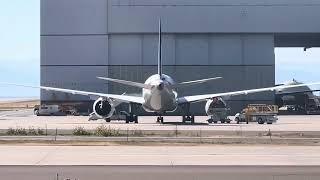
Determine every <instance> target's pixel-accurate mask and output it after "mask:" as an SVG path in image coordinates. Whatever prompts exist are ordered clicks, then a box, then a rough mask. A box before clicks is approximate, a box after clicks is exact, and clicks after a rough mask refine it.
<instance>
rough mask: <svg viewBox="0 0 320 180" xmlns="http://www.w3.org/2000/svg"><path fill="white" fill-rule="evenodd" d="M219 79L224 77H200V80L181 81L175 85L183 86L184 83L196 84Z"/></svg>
mask: <svg viewBox="0 0 320 180" xmlns="http://www.w3.org/2000/svg"><path fill="white" fill-rule="evenodd" d="M217 79H222V77H213V78H207V79H199V80H194V81H186V82H181V83H178V84H176V85H175V87H181V86H184V85H195V84H200V83H205V82H208V81H212V80H217Z"/></svg>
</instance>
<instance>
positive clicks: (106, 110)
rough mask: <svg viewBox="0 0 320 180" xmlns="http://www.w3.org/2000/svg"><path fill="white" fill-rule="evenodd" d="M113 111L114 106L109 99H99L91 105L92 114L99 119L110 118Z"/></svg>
mask: <svg viewBox="0 0 320 180" xmlns="http://www.w3.org/2000/svg"><path fill="white" fill-rule="evenodd" d="M114 111H115V106H114V104H113V101H112V100H111V99H105V98H102V97H100V98H99V99H97V100H96V101H95V102H94V103H93V112H94V113H95V114H96V116H97V117H99V118H101V119H105V118H110V117H111V116H112V115H113V113H114Z"/></svg>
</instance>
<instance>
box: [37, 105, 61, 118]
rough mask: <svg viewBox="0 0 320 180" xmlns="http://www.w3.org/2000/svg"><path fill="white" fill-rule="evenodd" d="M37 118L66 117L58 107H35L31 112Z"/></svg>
mask: <svg viewBox="0 0 320 180" xmlns="http://www.w3.org/2000/svg"><path fill="white" fill-rule="evenodd" d="M33 112H34V114H35V115H37V116H63V115H66V114H65V113H64V112H63V111H62V110H61V108H60V106H59V105H37V106H35V107H34V110H33Z"/></svg>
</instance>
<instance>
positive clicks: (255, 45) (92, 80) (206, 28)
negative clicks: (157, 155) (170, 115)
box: [41, 0, 320, 114]
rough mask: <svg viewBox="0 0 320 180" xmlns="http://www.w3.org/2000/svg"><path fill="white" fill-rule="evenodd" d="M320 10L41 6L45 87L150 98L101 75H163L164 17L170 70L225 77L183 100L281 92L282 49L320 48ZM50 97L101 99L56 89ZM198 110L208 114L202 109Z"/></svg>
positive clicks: (194, 3)
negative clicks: (278, 66)
mask: <svg viewBox="0 0 320 180" xmlns="http://www.w3.org/2000/svg"><path fill="white" fill-rule="evenodd" d="M319 10H320V2H319V1H316V0H304V1H303V2H302V1H298V0H269V1H263V0H260V1H257V0H228V1H226V0H41V85H43V86H53V87H61V88H69V89H77V90H85V91H94V92H102V93H114V94H122V93H124V92H126V93H127V94H131V93H134V94H140V93H141V89H137V88H133V87H128V86H123V85H119V84H115V83H110V82H105V81H103V80H99V79H97V78H96V76H106V77H112V78H117V79H125V80H131V81H138V82H144V81H145V80H146V78H147V77H148V76H150V75H152V74H154V73H156V63H157V43H158V40H157V31H158V19H159V18H160V17H161V20H162V29H163V56H162V57H163V62H164V73H165V74H168V75H170V76H172V77H173V78H174V79H175V81H177V82H181V81H188V80H196V79H202V78H209V77H215V76H222V77H223V79H222V80H216V81H212V82H210V83H206V84H202V85H196V86H189V87H184V88H181V89H178V93H179V95H180V96H182V95H194V94H205V93H217V92H226V91H235V90H243V89H251V88H260V87H269V86H274V84H275V56H274V47H296V46H301V47H309V46H319V44H320V40H319V39H320V38H319V37H320V36H319V33H320V23H317V21H315V19H317V18H320V11H319ZM41 101H42V102H43V103H60V102H80V103H84V104H87V105H88V104H90V103H92V101H91V100H90V98H89V97H85V96H78V95H70V94H65V93H56V92H48V91H41ZM227 102H228V104H229V105H230V106H231V108H232V111H233V112H237V111H239V110H240V109H242V108H243V107H244V106H245V105H246V104H248V103H267V104H272V103H274V94H273V93H272V92H267V93H259V94H253V95H248V96H235V97H231V98H228V99H227ZM191 110H192V112H193V113H195V114H204V113H205V111H204V104H201V103H200V104H193V105H192V109H191ZM141 112H142V111H141ZM141 112H139V113H141Z"/></svg>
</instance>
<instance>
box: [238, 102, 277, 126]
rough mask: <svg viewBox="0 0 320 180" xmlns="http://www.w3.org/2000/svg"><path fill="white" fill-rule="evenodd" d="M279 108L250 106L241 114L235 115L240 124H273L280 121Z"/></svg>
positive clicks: (273, 106) (259, 105)
mask: <svg viewBox="0 0 320 180" xmlns="http://www.w3.org/2000/svg"><path fill="white" fill-rule="evenodd" d="M277 114H278V106H277V105H266V104H249V105H248V107H247V108H245V109H243V110H242V111H241V113H237V114H236V115H235V121H236V122H237V123H238V124H239V123H240V122H246V123H247V124H248V123H249V122H257V123H258V124H264V123H267V124H272V123H274V122H276V121H277V120H278V117H277Z"/></svg>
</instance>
